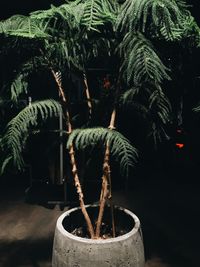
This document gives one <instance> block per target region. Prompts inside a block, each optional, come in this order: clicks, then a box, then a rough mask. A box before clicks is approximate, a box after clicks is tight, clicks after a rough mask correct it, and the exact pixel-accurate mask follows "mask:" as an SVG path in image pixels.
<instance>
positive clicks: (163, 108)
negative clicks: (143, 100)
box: [149, 89, 172, 124]
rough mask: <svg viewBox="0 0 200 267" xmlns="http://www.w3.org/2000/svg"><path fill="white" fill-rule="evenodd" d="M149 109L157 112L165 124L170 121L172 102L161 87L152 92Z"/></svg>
mask: <svg viewBox="0 0 200 267" xmlns="http://www.w3.org/2000/svg"><path fill="white" fill-rule="evenodd" d="M149 109H150V111H153V112H154V113H155V114H157V116H158V117H159V119H160V120H161V122H162V123H163V124H167V123H168V122H169V121H170V116H171V112H172V109H171V104H170V102H169V100H168V98H167V97H166V95H165V94H164V93H163V91H162V90H161V89H157V90H155V91H154V92H153V93H152V94H151V96H150V98H149Z"/></svg>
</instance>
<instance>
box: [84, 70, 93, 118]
mask: <svg viewBox="0 0 200 267" xmlns="http://www.w3.org/2000/svg"><path fill="white" fill-rule="evenodd" d="M83 81H84V84H85V94H86V98H87V105H88V112H89V118H90V119H91V116H92V102H91V98H90V91H89V87H88V82H87V76H86V73H85V72H83Z"/></svg>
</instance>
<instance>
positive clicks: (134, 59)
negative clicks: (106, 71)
mask: <svg viewBox="0 0 200 267" xmlns="http://www.w3.org/2000/svg"><path fill="white" fill-rule="evenodd" d="M119 51H120V54H121V56H122V57H123V62H122V66H121V71H122V72H123V73H124V78H125V80H126V82H127V83H128V84H130V83H131V82H133V83H134V84H135V85H140V84H142V83H144V82H152V83H154V84H160V83H161V82H162V80H164V79H167V80H170V77H169V75H168V74H167V71H169V69H168V68H167V67H166V66H164V64H163V63H162V61H161V59H160V58H159V56H158V55H157V54H156V52H155V50H154V48H153V46H152V44H151V43H150V41H149V40H147V39H146V38H145V37H144V36H143V35H142V34H140V33H138V34H135V35H133V34H131V33H128V34H126V35H125V37H124V39H123V41H122V42H121V44H120V45H119Z"/></svg>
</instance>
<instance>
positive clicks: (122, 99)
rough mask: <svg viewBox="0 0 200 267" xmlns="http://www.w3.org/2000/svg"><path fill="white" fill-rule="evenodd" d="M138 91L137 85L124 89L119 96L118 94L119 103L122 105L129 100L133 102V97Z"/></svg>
mask: <svg viewBox="0 0 200 267" xmlns="http://www.w3.org/2000/svg"><path fill="white" fill-rule="evenodd" d="M139 91H140V88H139V87H133V88H131V89H129V90H127V91H125V92H124V93H123V94H122V95H121V96H120V100H119V101H120V104H122V105H127V104H128V103H130V102H133V100H134V98H135V96H136V95H138V93H139Z"/></svg>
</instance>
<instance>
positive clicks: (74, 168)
mask: <svg viewBox="0 0 200 267" xmlns="http://www.w3.org/2000/svg"><path fill="white" fill-rule="evenodd" d="M51 72H52V74H53V76H54V79H55V81H56V83H57V86H58V90H59V93H60V96H61V99H62V102H63V103H64V104H67V99H66V97H65V93H64V90H63V88H62V83H61V81H60V79H59V78H58V76H57V74H56V72H55V71H54V70H53V69H52V68H51ZM65 111H66V119H67V125H66V126H67V129H68V133H69V134H70V133H71V132H72V125H71V121H70V114H69V111H68V110H67V109H66V110H65ZM69 156H70V161H71V165H72V174H73V178H74V183H75V187H76V191H77V193H78V196H79V202H80V207H81V210H82V213H83V216H84V218H85V221H86V224H87V228H88V231H89V234H90V237H91V238H92V239H94V238H95V234H94V227H93V225H92V222H91V219H90V217H89V215H88V212H87V210H86V208H85V203H84V195H83V192H82V187H81V183H80V180H79V176H78V169H77V165H76V160H75V151H74V147H73V144H72V145H71V146H70V148H69Z"/></svg>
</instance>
